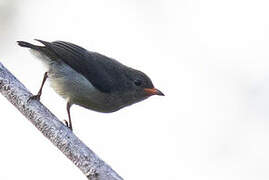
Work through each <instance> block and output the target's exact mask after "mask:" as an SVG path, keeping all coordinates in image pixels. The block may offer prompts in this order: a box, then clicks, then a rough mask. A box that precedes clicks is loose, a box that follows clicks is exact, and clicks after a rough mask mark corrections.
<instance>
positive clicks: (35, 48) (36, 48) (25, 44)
mask: <svg viewBox="0 0 269 180" xmlns="http://www.w3.org/2000/svg"><path fill="white" fill-rule="evenodd" d="M17 43H18V45H19V46H21V47H26V48H30V49H34V50H39V49H40V47H41V46H37V45H33V44H31V43H28V42H25V41H17Z"/></svg>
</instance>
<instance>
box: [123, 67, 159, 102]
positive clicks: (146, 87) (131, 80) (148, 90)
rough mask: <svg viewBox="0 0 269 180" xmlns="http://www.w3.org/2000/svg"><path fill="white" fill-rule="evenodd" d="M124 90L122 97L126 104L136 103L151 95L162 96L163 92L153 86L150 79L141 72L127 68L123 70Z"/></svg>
mask: <svg viewBox="0 0 269 180" xmlns="http://www.w3.org/2000/svg"><path fill="white" fill-rule="evenodd" d="M125 77H126V81H125V85H124V86H125V90H124V93H123V94H122V98H123V99H124V101H125V102H127V104H133V103H137V102H139V101H142V100H144V99H146V98H148V97H150V96H152V95H159V96H164V94H163V93H162V92H161V91H160V90H158V89H156V88H155V87H154V86H153V83H152V81H151V79H150V78H149V77H148V76H147V75H146V74H145V73H143V72H141V71H138V70H135V69H128V71H126V72H125Z"/></svg>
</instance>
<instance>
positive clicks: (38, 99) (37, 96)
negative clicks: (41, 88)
mask: <svg viewBox="0 0 269 180" xmlns="http://www.w3.org/2000/svg"><path fill="white" fill-rule="evenodd" d="M40 96H41V95H40V94H37V95H34V96H31V97H29V99H28V100H27V102H28V103H29V102H30V101H31V100H37V101H40Z"/></svg>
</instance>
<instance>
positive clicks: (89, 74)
mask: <svg viewBox="0 0 269 180" xmlns="http://www.w3.org/2000/svg"><path fill="white" fill-rule="evenodd" d="M36 41H38V42H40V43H42V44H43V45H42V46H39V45H34V44H30V43H28V42H25V41H17V42H18V45H19V46H21V47H26V48H30V51H31V52H32V54H33V55H35V56H36V57H38V58H39V59H41V61H42V62H43V63H44V64H45V66H46V67H47V71H46V72H45V74H44V77H43V81H42V84H41V87H40V89H39V91H38V93H37V95H35V96H32V97H31V98H30V99H36V100H40V96H41V94H42V88H43V86H44V83H45V81H46V79H47V78H48V79H49V80H50V84H51V86H52V88H53V89H54V90H55V91H56V93H58V94H59V95H60V96H62V97H63V98H64V99H66V100H67V105H66V109H67V114H68V120H69V122H67V121H65V124H66V126H67V127H69V128H70V129H71V130H73V128H72V122H71V115H70V107H71V106H72V105H73V104H76V105H79V106H82V107H84V108H87V109H91V110H94V111H97V112H103V113H110V112H115V111H117V110H119V109H121V108H123V107H126V106H129V105H131V104H134V103H137V102H139V101H142V100H144V99H146V98H148V97H150V96H152V95H160V96H164V94H163V93H162V92H161V91H160V90H158V89H156V88H154V86H153V84H152V81H151V80H150V78H149V77H148V76H147V75H146V74H144V73H143V72H141V71H138V70H135V69H133V68H130V67H128V66H125V65H123V64H121V63H120V62H118V61H116V60H115V59H112V58H109V57H106V56H104V55H102V54H99V53H97V52H92V51H88V50H86V49H84V48H82V47H80V46H78V45H75V44H72V43H69V42H64V41H54V42H46V41H42V40H37V39H36Z"/></svg>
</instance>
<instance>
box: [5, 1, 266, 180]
mask: <svg viewBox="0 0 269 180" xmlns="http://www.w3.org/2000/svg"><path fill="white" fill-rule="evenodd" d="M268 9H269V2H268V1H266V0H226V1H216V0H201V1H199V0H180V1H179V0H155V1H153V0H144V1H142V0H110V1H108V0H107V1H105V0H87V1H86V0H85V1H83V0H76V1H69V0H57V1H56V0H46V1H41V0H24V1H22V0H17V1H16V0H0V61H1V62H2V63H3V64H4V65H5V66H6V67H7V68H8V69H9V70H10V71H11V72H13V73H14V75H16V76H17V77H18V79H19V80H20V81H22V82H23V83H24V84H25V85H26V87H27V88H28V89H29V90H31V91H32V92H33V93H36V92H37V91H38V89H39V87H40V83H41V80H42V78H43V73H44V72H45V69H44V67H42V64H41V63H40V62H39V61H38V60H37V59H35V58H34V57H32V56H31V55H30V53H29V52H28V51H27V50H26V49H24V48H20V47H19V46H17V45H16V43H15V41H16V40H25V41H30V42H34V41H33V39H34V38H39V39H43V40H47V41H54V40H65V41H70V42H73V43H76V44H79V45H81V46H83V47H85V48H87V49H89V50H92V51H97V52H100V53H102V54H105V55H107V56H110V57H113V58H115V59H117V60H119V61H120V62H122V63H123V64H126V65H128V66H131V67H134V68H137V69H139V70H142V71H144V72H145V73H146V74H148V75H149V76H150V77H151V79H152V80H153V83H154V84H155V86H156V87H157V88H159V89H160V90H162V91H163V92H164V93H165V94H166V96H165V97H157V96H154V97H151V98H149V99H147V100H146V101H143V102H141V103H138V104H135V105H133V106H130V107H127V108H125V109H122V110H120V111H118V112H115V113H112V114H102V113H96V112H93V111H90V110H87V109H84V108H81V107H78V106H73V107H72V109H71V114H72V118H73V126H74V133H75V134H76V135H77V136H78V137H79V138H81V140H82V141H84V142H85V143H86V144H87V145H88V146H89V147H91V148H92V149H93V151H95V152H96V153H97V154H98V155H99V156H100V157H101V158H102V159H103V160H105V161H106V162H107V163H108V164H109V165H111V166H112V168H113V169H114V170H116V171H117V172H118V173H119V174H120V175H121V176H122V177H124V178H125V179H127V180H138V179H143V180H144V179H145V180H149V179H154V180H163V179H169V180H180V179H184V180H203V179H204V180H216V179H217V180H227V179H229V180H241V179H242V180H257V179H258V180H267V179H269V173H268V172H269V133H268V132H269V122H268V117H269V111H268V109H269V18H268V17H269V11H268ZM41 101H42V102H43V103H44V104H45V105H46V106H47V107H48V108H49V109H50V110H51V111H52V112H53V113H54V114H56V116H58V117H59V118H60V119H66V118H67V114H66V111H65V101H64V100H63V99H62V98H61V97H59V96H58V95H57V94H55V93H54V91H53V90H52V89H51V88H50V87H49V85H48V84H46V85H45V87H44V91H43V96H42V99H41ZM0 114H1V116H0V117H1V122H0V123H1V125H0V141H1V145H0V159H1V162H0V179H3V180H4V179H5V180H13V179H28V180H32V179H39V180H47V179H65V180H67V179H83V178H84V177H83V174H82V173H81V172H80V171H79V170H78V169H77V168H76V167H75V166H74V165H73V164H72V163H71V162H70V161H69V160H68V159H67V158H66V157H65V156H64V155H63V154H62V153H61V152H60V151H59V150H57V149H56V147H54V146H53V145H52V144H51V143H50V142H49V141H48V140H47V139H46V138H45V137H43V136H42V134H41V133H40V132H39V131H37V130H36V129H35V127H34V126H33V125H32V124H31V123H30V122H29V121H27V120H26V119H25V118H24V117H23V116H22V115H21V114H20V113H19V112H18V111H17V110H16V109H15V108H14V107H13V106H12V105H11V104H10V103H8V102H7V100H6V99H4V98H3V97H2V96H0Z"/></svg>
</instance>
